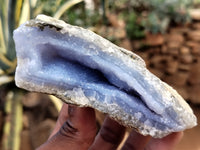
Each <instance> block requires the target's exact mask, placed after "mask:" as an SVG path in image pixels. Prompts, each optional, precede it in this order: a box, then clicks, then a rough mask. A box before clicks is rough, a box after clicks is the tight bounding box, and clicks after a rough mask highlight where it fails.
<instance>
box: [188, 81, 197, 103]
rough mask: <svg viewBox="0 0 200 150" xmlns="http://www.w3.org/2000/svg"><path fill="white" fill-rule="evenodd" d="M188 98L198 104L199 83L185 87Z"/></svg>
mask: <svg viewBox="0 0 200 150" xmlns="http://www.w3.org/2000/svg"><path fill="white" fill-rule="evenodd" d="M187 91H188V94H189V100H190V101H191V102H192V103H195V104H200V84H197V85H193V86H189V87H188V88H187Z"/></svg>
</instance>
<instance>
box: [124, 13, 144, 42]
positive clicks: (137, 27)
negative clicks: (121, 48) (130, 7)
mask: <svg viewBox="0 0 200 150" xmlns="http://www.w3.org/2000/svg"><path fill="white" fill-rule="evenodd" d="M138 16H139V15H137V14H136V13H135V12H132V13H131V14H130V15H129V17H128V19H127V21H126V32H127V35H128V37H129V38H130V39H140V38H144V36H145V34H144V28H143V27H142V25H141V24H140V23H138Z"/></svg>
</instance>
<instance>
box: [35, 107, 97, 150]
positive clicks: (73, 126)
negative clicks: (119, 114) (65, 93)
mask: <svg viewBox="0 0 200 150" xmlns="http://www.w3.org/2000/svg"><path fill="white" fill-rule="evenodd" d="M61 113H62V112H61ZM58 121H59V120H58ZM95 135H96V119H95V112H94V110H93V109H92V108H79V107H76V106H72V105H69V107H68V119H67V120H66V121H65V122H64V124H63V125H62V126H61V128H60V129H59V130H58V132H57V133H56V134H55V135H54V136H52V137H51V138H50V139H49V140H48V141H47V142H46V143H45V144H43V145H42V146H41V147H39V149H38V150H51V149H54V150H55V149H59V150H64V149H65V150H87V149H88V148H89V146H90V145H91V144H92V142H93V140H94V138H95Z"/></svg>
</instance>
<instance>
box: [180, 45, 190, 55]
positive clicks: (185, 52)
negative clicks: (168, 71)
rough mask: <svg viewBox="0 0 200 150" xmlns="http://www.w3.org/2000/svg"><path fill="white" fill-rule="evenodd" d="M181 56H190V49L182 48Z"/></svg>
mask: <svg viewBox="0 0 200 150" xmlns="http://www.w3.org/2000/svg"><path fill="white" fill-rule="evenodd" d="M180 54H182V55H187V54H190V49H189V48H188V47H186V46H182V47H181V48H180Z"/></svg>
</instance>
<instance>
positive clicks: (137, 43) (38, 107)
mask: <svg viewBox="0 0 200 150" xmlns="http://www.w3.org/2000/svg"><path fill="white" fill-rule="evenodd" d="M38 14H46V15H50V16H52V17H55V18H58V19H62V20H64V21H66V22H67V23H70V24H72V25H78V26H81V27H84V28H87V29H90V30H92V31H94V32H96V33H97V34H99V35H101V36H103V37H104V38H106V39H108V40H110V41H111V42H113V43H115V44H117V45H119V46H121V47H124V48H126V49H128V50H130V51H133V52H135V53H136V54H138V55H140V56H141V57H142V58H143V59H144V60H145V62H146V64H147V67H148V68H149V70H150V71H151V72H152V73H154V74H155V75H156V76H158V77H159V78H160V79H162V80H163V81H165V82H167V83H168V84H170V85H171V86H172V87H174V88H175V89H176V90H177V91H178V92H179V93H180V94H181V95H182V96H183V97H184V99H185V100H186V101H187V102H188V103H189V104H190V105H191V107H192V108H193V110H194V112H195V114H196V115H197V117H198V122H199V120H200V0H148V1H146V0H0V17H1V18H0V150H34V149H35V148H36V147H38V146H39V145H40V144H42V143H43V142H44V141H45V140H46V139H47V138H48V136H49V134H50V133H51V131H52V129H53V127H54V125H55V122H56V119H57V116H58V112H59V110H60V108H61V105H62V102H61V101H60V100H58V99H57V98H55V97H53V96H47V95H43V94H38V93H30V92H27V91H24V90H21V89H18V88H17V87H16V86H15V83H14V72H15V68H16V63H17V60H16V55H15V47H14V43H13V38H12V35H13V30H14V29H15V28H17V27H18V26H19V25H20V24H21V23H24V22H25V21H26V20H29V19H31V18H35V16H37V15H38ZM96 115H97V124H98V126H99V127H100V126H101V123H102V120H103V118H104V115H103V114H101V113H99V112H97V113H96ZM184 133H185V134H184V138H183V139H182V141H181V143H180V144H179V145H178V146H177V147H176V148H175V150H200V126H199V125H198V126H197V127H195V128H193V129H190V130H186V131H185V132H184Z"/></svg>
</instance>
